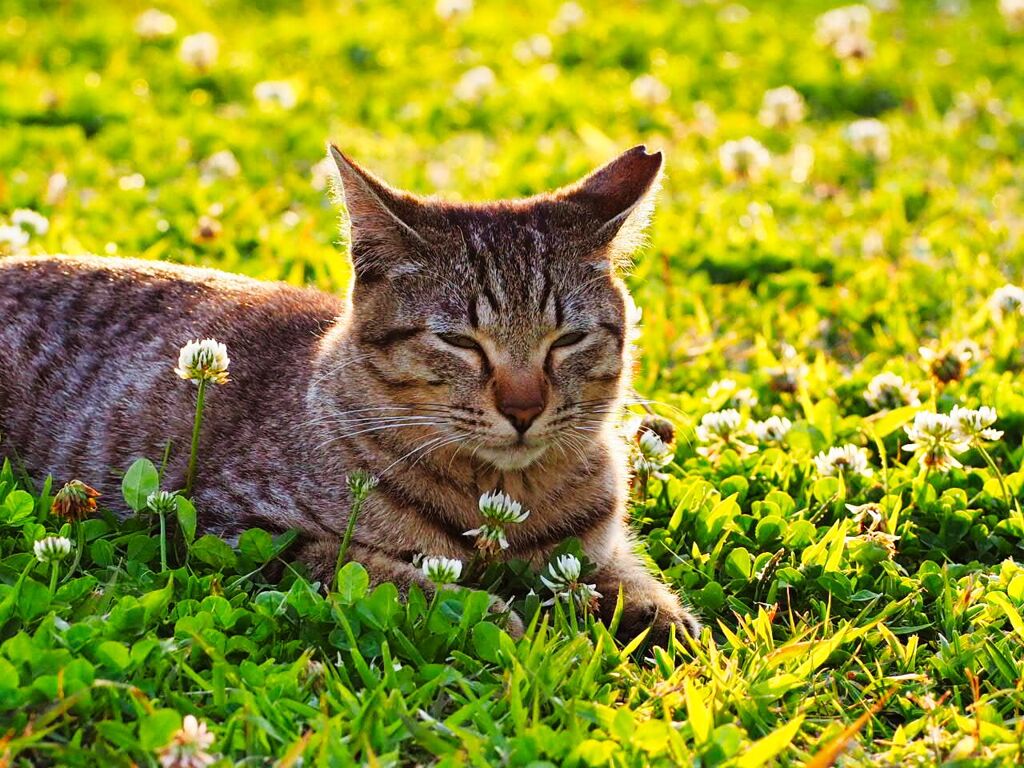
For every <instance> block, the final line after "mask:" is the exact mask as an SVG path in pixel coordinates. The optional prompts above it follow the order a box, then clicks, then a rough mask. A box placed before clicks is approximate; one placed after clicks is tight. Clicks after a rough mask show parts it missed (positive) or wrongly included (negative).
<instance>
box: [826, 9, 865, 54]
mask: <svg viewBox="0 0 1024 768" xmlns="http://www.w3.org/2000/svg"><path fill="white" fill-rule="evenodd" d="M870 31H871V9H870V8H868V7H867V6H866V5H861V4H859V3H858V4H857V5H844V6H842V7H841V8H833V9H832V10H830V11H826V12H825V13H823V14H821V15H820V16H819V17H818V18H817V19H816V20H815V22H814V37H815V39H816V40H817V41H818V43H819V44H820V45H824V46H835V44H836V43H837V42H839V41H840V40H842V39H843V38H844V37H847V36H849V35H862V36H865V35H867V34H868V33H869V32H870Z"/></svg>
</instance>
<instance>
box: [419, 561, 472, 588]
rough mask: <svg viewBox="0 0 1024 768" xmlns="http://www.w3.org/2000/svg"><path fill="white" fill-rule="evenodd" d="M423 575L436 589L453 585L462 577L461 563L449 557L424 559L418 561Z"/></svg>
mask: <svg viewBox="0 0 1024 768" xmlns="http://www.w3.org/2000/svg"><path fill="white" fill-rule="evenodd" d="M420 570H421V571H422V572H423V575H424V576H425V577H426V578H427V579H428V580H429V581H430V582H431V583H432V584H433V585H434V586H436V587H443V586H445V585H447V584H454V583H455V582H457V581H458V580H459V578H460V577H461V576H462V561H461V560H457V559H455V558H449V557H424V558H423V559H422V560H421V561H420Z"/></svg>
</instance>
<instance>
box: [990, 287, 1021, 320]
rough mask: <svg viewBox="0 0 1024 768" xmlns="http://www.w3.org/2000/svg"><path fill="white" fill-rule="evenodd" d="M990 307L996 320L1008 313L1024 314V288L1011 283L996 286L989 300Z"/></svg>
mask: <svg viewBox="0 0 1024 768" xmlns="http://www.w3.org/2000/svg"><path fill="white" fill-rule="evenodd" d="M988 308H989V311H991V312H992V316H993V317H994V318H995V319H996V320H1002V319H1003V318H1005V317H1006V316H1007V315H1024V288H1021V287H1020V286H1018V285H1010V284H1009V283H1007V284H1006V285H1004V286H1003V287H1002V288H996V290H995V291H994V292H993V293H992V296H991V297H990V298H989V300H988Z"/></svg>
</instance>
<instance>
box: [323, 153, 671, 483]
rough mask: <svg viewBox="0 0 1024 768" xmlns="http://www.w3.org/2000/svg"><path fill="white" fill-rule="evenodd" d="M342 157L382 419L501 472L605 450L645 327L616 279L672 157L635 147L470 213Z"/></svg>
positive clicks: (358, 306) (357, 342)
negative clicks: (665, 161)
mask: <svg viewBox="0 0 1024 768" xmlns="http://www.w3.org/2000/svg"><path fill="white" fill-rule="evenodd" d="M331 155H332V157H333V158H334V160H335V162H336V163H337V166H338V170H339V172H340V179H341V185H340V187H341V192H342V194H343V196H344V202H345V206H346V209H347V211H348V221H347V226H348V235H349V244H350V248H351V255H352V262H353V267H354V272H355V279H354V281H353V286H352V291H351V315H350V317H349V326H348V338H349V343H350V344H352V345H354V346H355V350H354V353H355V354H356V355H357V359H358V361H359V364H360V366H361V367H365V369H366V370H367V371H368V372H369V374H370V375H371V376H373V377H374V378H375V380H377V382H378V383H379V387H377V388H376V389H377V397H378V399H380V400H381V401H382V402H381V403H372V404H369V407H374V408H379V409H380V410H379V411H376V412H375V413H374V414H371V415H375V414H388V413H390V415H391V416H393V417H394V421H392V422H391V423H392V424H393V425H394V427H395V429H402V427H403V426H406V427H410V428H411V427H416V428H417V429H418V431H419V432H423V431H426V432H427V433H428V434H430V433H432V432H436V433H437V436H438V437H443V438H450V439H451V440H452V441H453V443H456V444H461V445H463V446H464V447H465V449H466V455H467V456H469V455H472V456H474V457H475V458H477V459H481V460H483V461H486V462H488V463H490V464H491V465H493V466H494V467H496V468H498V469H500V470H519V469H523V468H525V467H527V466H529V465H531V464H533V463H534V462H536V461H538V460H539V459H540V458H541V457H542V456H544V455H545V454H546V453H548V452H549V451H552V450H556V451H559V450H560V451H561V453H562V454H563V455H570V456H571V455H573V453H574V452H575V453H576V454H579V453H580V452H581V449H582V448H585V447H586V445H587V444H588V443H590V442H592V441H593V440H595V439H597V438H598V435H600V434H601V432H602V431H603V429H604V427H605V425H606V424H607V422H608V420H609V419H610V418H611V415H612V414H613V412H614V411H615V409H616V407H617V405H618V403H619V401H620V398H621V395H622V393H623V391H624V388H625V387H626V386H627V385H628V378H629V373H630V370H629V369H630V366H631V360H630V344H629V340H630V333H631V326H632V324H633V322H634V318H633V314H634V313H633V312H632V311H631V310H632V306H633V305H632V301H631V300H630V298H629V296H628V294H627V292H626V289H625V287H624V285H623V283H622V281H621V279H620V278H619V275H618V270H619V268H620V267H621V265H622V263H623V262H624V261H625V260H626V259H627V258H628V256H629V254H630V252H631V251H632V250H634V248H635V247H636V246H637V244H638V241H639V240H640V238H641V236H642V233H643V230H644V227H645V226H646V223H647V220H648V218H649V216H650V212H651V207H652V204H653V196H654V193H655V191H656V189H657V186H658V183H659V180H660V174H661V166H662V158H661V153H654V154H648V153H647V151H646V149H645V148H644V147H635V148H633V149H631V150H629V151H628V152H625V153H624V154H622V155H620V156H619V157H617V158H616V159H615V160H613V161H611V162H610V163H608V164H607V165H605V166H603V167H602V168H600V169H598V170H597V171H595V172H593V173H592V174H590V175H589V176H587V177H585V178H584V179H582V180H580V181H579V182H577V183H575V184H573V185H571V186H568V187H564V188H562V189H560V190H558V191H556V192H553V193H549V194H543V195H539V196H536V197H532V198H528V199H524V200H513V201H502V202H494V203H473V204H461V203H449V202H441V201H437V200H432V199H425V198H421V197H417V196H414V195H410V194H408V193H405V192H400V191H397V190H395V189H392V188H391V187H389V186H388V185H387V184H385V183H384V182H383V181H381V180H380V179H378V178H377V177H375V176H373V175H372V174H370V173H369V172H367V171H366V170H364V169H363V168H361V167H359V166H358V165H357V164H355V163H354V162H353V161H351V160H350V159H348V158H347V157H346V156H345V155H343V154H342V153H341V152H340V151H339V150H338V149H337V148H336V147H333V146H332V147H331ZM389 406H393V410H392V411H391V412H389V411H387V410H386V409H387V407H389Z"/></svg>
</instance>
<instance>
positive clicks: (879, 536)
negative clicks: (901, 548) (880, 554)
mask: <svg viewBox="0 0 1024 768" xmlns="http://www.w3.org/2000/svg"><path fill="white" fill-rule="evenodd" d="M899 540H900V537H899V536H896V535H894V534H891V533H886V532H885V531H878V530H870V529H869V530H867V531H864V532H863V533H861V534H860V535H858V536H847V537H846V539H845V544H846V546H847V547H858V546H863V545H865V544H875V545H877V546H879V547H881V548H882V549H884V550H885V553H886V555H888V556H889V557H895V556H896V542H897V541H899Z"/></svg>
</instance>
